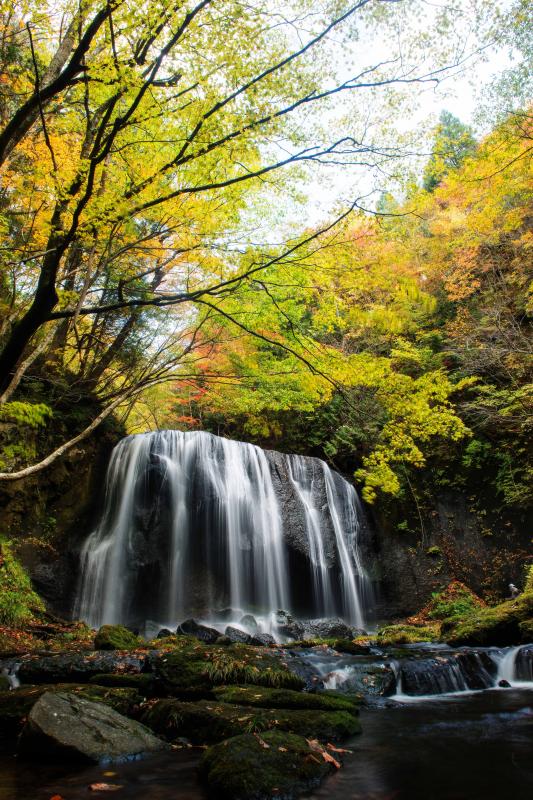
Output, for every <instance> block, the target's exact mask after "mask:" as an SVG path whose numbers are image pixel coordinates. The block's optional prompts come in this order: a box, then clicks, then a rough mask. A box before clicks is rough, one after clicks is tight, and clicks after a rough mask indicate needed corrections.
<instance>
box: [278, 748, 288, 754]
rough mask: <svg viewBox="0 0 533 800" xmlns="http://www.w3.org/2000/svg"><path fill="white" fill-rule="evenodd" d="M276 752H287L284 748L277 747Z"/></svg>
mask: <svg viewBox="0 0 533 800" xmlns="http://www.w3.org/2000/svg"><path fill="white" fill-rule="evenodd" d="M278 750H279V752H280V753H286V752H287V748H286V747H278Z"/></svg>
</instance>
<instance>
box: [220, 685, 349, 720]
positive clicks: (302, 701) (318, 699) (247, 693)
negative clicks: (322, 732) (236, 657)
mask: <svg viewBox="0 0 533 800" xmlns="http://www.w3.org/2000/svg"><path fill="white" fill-rule="evenodd" d="M214 694H215V696H216V698H217V700H219V701H220V702H222V703H236V704H237V705H244V706H258V707H260V708H293V709H309V710H315V711H348V712H349V713H350V714H355V715H357V713H358V708H359V703H358V702H357V701H355V700H351V699H349V698H348V697H346V696H344V695H337V694H334V693H333V692H327V693H323V694H310V693H309V692H295V691H294V690H292V689H268V688H266V687H265V688H263V687H257V688H256V687H253V688H252V687H250V686H223V687H221V688H220V689H215V690H214Z"/></svg>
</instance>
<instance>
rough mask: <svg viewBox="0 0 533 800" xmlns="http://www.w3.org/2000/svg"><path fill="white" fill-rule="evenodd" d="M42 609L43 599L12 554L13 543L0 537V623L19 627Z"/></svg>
mask: <svg viewBox="0 0 533 800" xmlns="http://www.w3.org/2000/svg"><path fill="white" fill-rule="evenodd" d="M43 610H44V604H43V601H42V600H41V598H40V597H39V596H38V595H37V594H36V592H35V591H34V590H33V588H32V585H31V581H30V579H29V577H28V574H27V572H26V570H25V569H24V567H23V566H22V565H21V563H20V562H19V561H18V560H17V559H16V557H15V556H14V554H13V543H12V542H10V541H8V540H7V539H4V538H0V625H6V626H9V627H13V628H20V627H22V626H23V625H24V624H25V623H27V622H29V621H30V620H31V619H33V617H34V616H35V614H37V613H38V612H39V611H43Z"/></svg>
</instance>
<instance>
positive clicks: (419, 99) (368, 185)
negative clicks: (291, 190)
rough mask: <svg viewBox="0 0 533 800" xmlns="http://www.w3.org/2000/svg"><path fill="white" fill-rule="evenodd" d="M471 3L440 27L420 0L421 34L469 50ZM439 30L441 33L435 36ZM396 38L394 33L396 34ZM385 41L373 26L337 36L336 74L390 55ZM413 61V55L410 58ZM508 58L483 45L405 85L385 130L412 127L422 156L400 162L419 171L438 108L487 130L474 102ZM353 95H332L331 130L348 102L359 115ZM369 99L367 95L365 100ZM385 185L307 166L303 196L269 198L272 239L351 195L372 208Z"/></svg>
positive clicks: (364, 175)
mask: <svg viewBox="0 0 533 800" xmlns="http://www.w3.org/2000/svg"><path fill="white" fill-rule="evenodd" d="M472 2H475V0H459V2H458V3H456V5H457V6H458V7H459V8H460V10H461V12H462V13H458V14H457V15H456V18H455V19H454V23H453V24H452V27H451V29H449V30H446V31H442V32H441V31H439V29H438V24H437V23H435V22H434V21H433V20H434V19H436V15H437V14H438V13H439V9H440V6H439V5H438V3H437V2H435V3H433V2H430V1H429V0H428V2H425V1H424V0H421V2H420V4H419V5H420V7H422V8H423V9H425V13H426V16H425V17H423V18H422V19H421V21H420V32H421V36H423V35H424V34H425V33H426V31H428V30H429V31H430V35H431V36H432V37H433V40H432V41H433V42H436V46H437V47H438V46H440V44H441V43H445V42H446V41H447V39H449V40H450V41H451V42H454V43H455V46H456V48H457V51H460V49H461V47H463V46H464V48H465V53H468V52H469V51H470V50H472V51H475V50H476V48H477V46H478V42H477V41H476V39H475V37H474V35H473V33H472V27H471V24H470V19H469V15H468V11H469V9H470V7H471V5H472ZM511 3H512V0H503V1H502V2H501V3H500V7H501V8H502V10H504V11H505V10H506V9H508V8H509V7H510V5H511ZM409 22H410V21H409ZM415 24H417V23H415ZM378 33H379V28H378ZM441 33H442V36H441V35H440V34H441ZM411 35H412V34H411ZM400 38H401V37H400V36H399V37H398V39H400ZM390 45H391V42H390V41H389V42H387V41H386V40H385V41H382V40H381V39H380V37H379V35H376V31H375V30H374V31H372V32H370V31H369V32H368V34H367V35H365V32H364V31H360V34H359V39H358V40H357V41H356V42H353V43H351V44H349V45H348V47H346V46H345V47H343V46H342V43H341V42H340V41H339V47H338V53H339V54H338V68H339V75H340V78H341V79H342V80H346V79H347V78H349V77H351V75H353V74H354V71H353V70H354V69H355V70H356V71H357V69H359V68H360V67H361V65H367V64H375V63H378V62H379V61H381V60H386V59H387V58H389V57H390V52H391V51H390ZM393 45H394V41H393ZM350 48H351V49H350ZM427 53H428V58H427V65H428V66H429V65H431V63H432V50H431V45H430V46H429V47H428V48H427ZM352 54H353V58H352ZM407 58H409V56H407ZM415 61H416V58H415V60H414V61H413V63H415ZM510 63H511V61H510V58H509V53H508V49H507V48H503V47H499V48H498V47H495V46H492V47H487V49H486V50H485V51H484V53H483V57H479V56H474V57H472V58H471V59H467V61H466V63H465V64H464V65H463V66H462V67H461V68H460V69H458V70H455V71H454V70H452V71H451V73H450V77H448V78H446V80H444V81H442V83H439V84H438V85H437V86H433V85H432V84H431V85H430V84H426V85H417V86H415V87H414V88H413V89H410V90H409V100H408V106H407V110H406V111H405V112H404V113H402V114H399V115H397V116H394V113H392V114H391V120H392V121H391V123H390V127H391V132H390V135H391V137H392V141H394V137H395V136H396V134H398V136H402V135H405V136H407V135H408V134H411V133H413V132H414V133H415V135H416V136H417V137H419V142H418V143H417V145H416V147H415V149H416V152H417V153H422V154H423V155H421V156H420V157H419V158H418V159H416V158H413V159H412V160H411V163H410V164H409V163H407V162H404V166H405V167H407V168H409V166H411V168H412V169H414V170H418V171H420V170H421V168H422V164H423V162H424V159H425V158H426V157H427V156H426V155H425V154H426V153H427V152H428V149H429V145H428V139H427V134H428V132H429V131H430V130H431V128H432V127H433V126H434V125H435V124H436V122H437V120H438V116H439V114H440V113H441V111H443V110H447V111H450V112H451V113H452V114H454V115H455V116H457V117H458V118H459V119H460V120H461V121H462V122H465V123H467V124H471V125H472V126H473V127H474V129H475V131H476V133H477V134H478V135H479V136H481V135H483V133H485V132H486V130H487V125H490V116H489V117H488V118H487V116H486V115H485V120H484V121H483V120H482V119H480V118H479V116H478V111H479V107H480V104H481V103H482V92H483V88H484V87H486V86H487V85H488V84H489V83H490V82H491V80H492V79H493V78H494V76H496V75H498V74H499V73H501V71H502V70H504V69H506V68H507V67H508V66H509V65H510ZM354 94H355V95H356V96H355V97H354V99H353V101H352V99H351V98H350V97H348V96H347V95H346V94H342V95H337V96H336V99H335V104H336V105H333V107H332V108H331V109H330V111H329V112H328V115H329V117H330V119H331V125H330V127H331V129H332V130H335V125H336V122H335V119H336V118H339V119H340V118H342V116H343V113H344V114H346V115H347V114H348V112H347V109H349V108H350V103H351V102H353V103H354V105H353V109H354V113H355V114H360V115H361V114H362V109H361V106H364V104H365V102H367V97H368V96H367V97H365V95H364V93H363V94H362V95H361V97H359V94H358V92H356V93H354ZM372 102H373V101H372V100H370V101H369V104H371V103H372ZM372 111H373V112H375V116H376V117H377V118H379V117H380V115H381V118H382V119H383V118H384V115H386V113H387V111H386V106H385V111H381V110H379V108H377V107H376V109H372ZM369 113H370V111H369ZM363 116H364V114H363ZM329 117H328V118H329ZM339 130H340V127H339ZM424 137H426V138H424ZM384 188H387V190H392V191H395V185H394V181H393V180H389V179H388V178H387V175H386V174H385V175H384V174H379V173H376V172H375V171H372V170H369V169H365V168H362V167H352V166H337V167H335V166H333V167H332V166H328V167H327V168H313V167H311V168H306V170H305V178H304V179H303V180H302V183H301V189H302V195H303V196H305V199H302V200H290V199H289V198H287V197H285V198H283V199H281V200H280V198H279V197H275V198H274V199H273V203H274V204H279V205H277V208H276V212H275V213H276V214H277V220H278V224H276V226H275V228H276V233H275V235H274V238H278V236H279V234H280V232H281V230H282V229H283V228H284V227H285V223H288V224H289V226H290V220H294V221H295V223H297V224H298V227H300V226H301V217H302V214H303V215H304V216H305V220H306V222H307V223H308V225H309V226H313V225H317V224H320V223H321V222H322V221H324V220H326V219H328V218H330V217H331V215H332V213H333V209H338V208H339V207H343V206H346V205H348V204H350V203H351V202H352V201H353V199H355V198H356V197H360V196H362V195H363V196H365V200H363V201H362V204H363V205H365V206H366V207H368V208H373V207H375V203H376V201H377V199H378V198H379V195H380V190H381V189H384ZM398 191H399V190H398ZM395 193H397V192H395Z"/></svg>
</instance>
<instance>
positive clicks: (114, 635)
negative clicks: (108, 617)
mask: <svg viewBox="0 0 533 800" xmlns="http://www.w3.org/2000/svg"><path fill="white" fill-rule="evenodd" d="M140 645H141V640H140V639H139V637H138V636H136V635H135V634H134V633H132V632H131V631H130V630H128V628H125V627H124V626H123V625H102V627H101V628H100V630H99V631H98V633H97V634H96V636H95V637H94V649H95V650H134V649H135V648H136V647H140Z"/></svg>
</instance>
